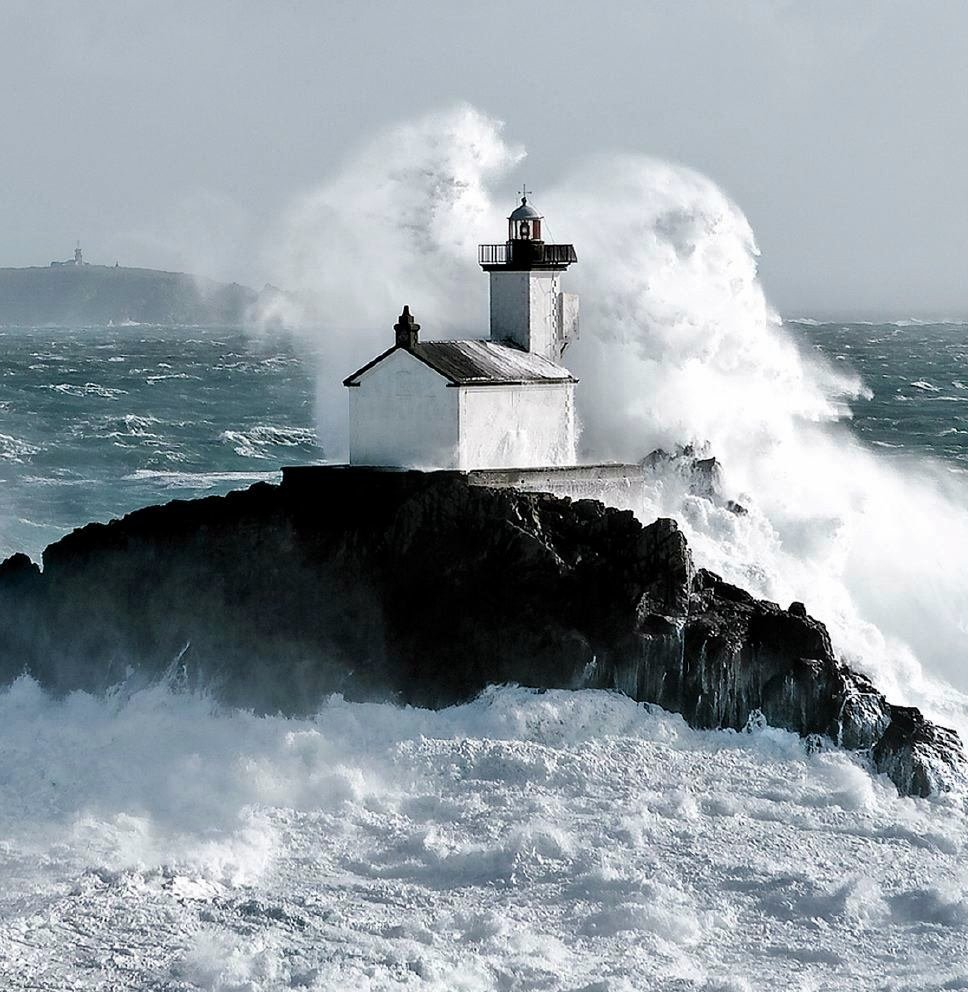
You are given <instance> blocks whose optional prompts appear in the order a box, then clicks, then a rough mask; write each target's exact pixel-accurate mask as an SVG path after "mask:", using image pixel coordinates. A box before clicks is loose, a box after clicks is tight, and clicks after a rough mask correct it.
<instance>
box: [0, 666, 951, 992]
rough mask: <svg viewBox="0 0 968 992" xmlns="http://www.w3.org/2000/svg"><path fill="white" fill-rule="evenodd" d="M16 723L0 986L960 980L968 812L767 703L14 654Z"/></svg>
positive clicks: (0, 708)
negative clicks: (67, 667)
mask: <svg viewBox="0 0 968 992" xmlns="http://www.w3.org/2000/svg"><path fill="white" fill-rule="evenodd" d="M0 749H2V751H3V753H4V755H5V760H4V765H3V769H4V774H3V776H0V835H2V838H3V843H2V845H0V984H2V985H3V987H4V988H5V989H11V990H15V989H26V988H32V989H55V988H64V987H70V988H72V989H77V990H83V989H94V988H105V987H110V988H113V989H141V988H146V987H149V986H151V987H154V986H157V987H159V988H169V987H171V988H184V989H186V990H187V989H217V990H223V992H228V990H230V989H231V990H236V992H237V990H240V989H244V990H246V992H263V990H265V992H269V990H272V992H276V990H278V989H281V988H295V987H298V988H307V989H315V990H318V992H322V990H331V989H366V990H371V992H372V990H381V989H396V988H401V987H414V988H416V987H419V988H424V989H428V990H435V989H440V990H445V989H446V990H448V992H449V990H453V989H470V990H497V989H522V990H523V989H531V988H541V989H546V990H548V992H565V990H575V989H590V988H596V989H629V990H638V989H643V988H648V989H655V990H660V992H661V990H667V992H673V990H675V992H683V990H695V992H699V990H703V989H705V990H710V989H717V988H718V989H728V988H732V989H737V988H742V987H744V986H743V985H742V984H737V982H748V983H749V984H748V985H747V986H746V987H747V988H793V989H797V988H800V989H804V988H837V989H838V990H855V989H856V990H861V989H868V988H871V987H875V986H876V987H878V988H884V989H900V988H906V987H908V986H907V985H906V984H905V983H906V982H908V981H909V979H910V976H912V975H914V976H917V982H918V987H929V986H930V987H934V988H940V987H942V986H943V985H944V983H945V982H949V983H951V982H958V981H964V980H965V979H966V977H968V961H966V959H965V957H964V953H963V951H964V947H965V944H966V941H968V911H966V906H968V878H966V875H965V870H964V860H963V858H964V852H965V845H966V841H968V816H966V811H965V809H964V808H963V807H962V806H960V805H959V804H958V803H956V802H954V801H953V800H950V799H949V800H948V801H946V802H938V801H934V802H929V801H923V800H902V799H899V798H898V797H897V794H896V792H895V790H894V789H893V787H892V786H891V785H890V783H887V782H886V781H885V780H883V779H880V778H871V776H870V775H869V774H868V772H867V771H866V769H865V768H863V767H862V766H861V765H860V764H859V763H858V760H857V759H856V758H854V757H851V756H850V755H847V754H845V753H841V752H838V751H836V750H832V751H827V752H824V753H819V754H811V755H808V754H806V753H805V751H804V748H803V746H802V743H801V742H800V740H799V739H798V738H796V737H794V736H793V735H791V734H786V733H782V732H778V731H773V730H769V729H768V728H767V729H764V730H760V731H758V732H757V733H754V734H736V733H731V732H698V731H694V730H691V729H689V728H688V727H687V726H686V725H685V724H684V723H683V721H682V720H681V719H680V718H678V717H675V716H672V715H669V714H666V713H663V712H661V711H659V710H653V709H651V708H648V707H644V706H641V705H636V704H635V703H633V702H631V701H630V700H629V699H627V698H625V697H623V696H620V695H618V694H614V693H604V692H593V691H580V692H565V691H561V692H544V693H541V692H535V691H528V690H522V689H515V688H503V689H497V690H493V691H490V692H488V693H487V694H485V695H484V696H483V697H481V698H480V699H478V700H476V701H474V702H472V703H469V704H466V705H463V706H458V707H452V708H450V709H446V710H443V711H440V712H429V711H424V710H415V709H398V708H395V707H393V706H390V705H386V704H379V705H378V704H369V705H368V704H350V703H345V702H343V701H342V700H340V699H338V698H334V699H332V700H330V701H329V702H328V703H327V704H326V705H324V706H323V707H322V708H321V710H320V711H319V713H318V715H317V716H316V717H315V718H313V719H303V720H287V719H283V718H279V717H265V718H258V717H255V716H253V715H251V714H248V713H244V712H238V711H230V712H226V711H221V710H219V709H218V708H217V707H215V706H214V705H213V704H212V702H211V700H209V699H208V698H207V697H205V696H200V695H191V694H185V693H181V692H177V691H172V690H170V689H168V688H166V687H162V686H159V687H155V688H151V689H147V690H142V691H139V692H135V693H133V694H130V695H129V694H126V693H124V692H119V693H118V694H117V695H115V696H114V697H112V698H108V699H94V698H91V697H89V696H87V695H84V694H74V695H71V696H69V697H67V698H66V699H61V700H54V699H52V698H50V697H48V696H47V695H45V694H44V693H43V692H42V691H41V690H40V689H39V688H38V687H37V686H36V685H35V684H34V683H32V682H31V681H29V680H27V679H21V680H19V681H18V682H17V683H15V684H14V685H13V687H12V688H8V689H6V690H4V691H3V692H2V693H0ZM926 932H930V939H924V935H925V933H926ZM899 947H903V948H904V953H903V954H898V953H897V948H899ZM179 983H181V984H179ZM948 987H954V986H950V985H949V986H948Z"/></svg>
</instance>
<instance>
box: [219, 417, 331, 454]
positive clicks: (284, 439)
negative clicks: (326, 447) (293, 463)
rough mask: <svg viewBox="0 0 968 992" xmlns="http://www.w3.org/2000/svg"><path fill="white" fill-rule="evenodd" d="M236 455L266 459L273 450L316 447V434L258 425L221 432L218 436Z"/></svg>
mask: <svg viewBox="0 0 968 992" xmlns="http://www.w3.org/2000/svg"><path fill="white" fill-rule="evenodd" d="M220 437H221V440H222V441H223V442H224V443H225V444H230V445H232V447H233V448H234V449H235V452H236V454H239V455H242V457H243V458H268V457H270V456H271V455H272V454H273V452H272V449H273V448H278V447H282V448H298V447H308V448H312V447H315V445H316V432H315V431H313V430H310V429H308V428H305V427H274V426H271V425H267V424H259V425H258V426H256V427H251V428H249V429H248V430H245V431H223V432H222V434H221V435H220Z"/></svg>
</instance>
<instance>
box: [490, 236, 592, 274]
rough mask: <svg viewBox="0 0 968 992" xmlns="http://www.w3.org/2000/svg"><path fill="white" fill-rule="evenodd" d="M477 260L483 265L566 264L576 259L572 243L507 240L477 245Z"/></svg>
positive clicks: (528, 265)
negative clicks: (551, 243)
mask: <svg viewBox="0 0 968 992" xmlns="http://www.w3.org/2000/svg"><path fill="white" fill-rule="evenodd" d="M477 260H478V262H479V263H480V264H481V265H483V266H485V267H486V266H492V265H494V266H499V265H500V266H503V265H506V266H508V267H510V268H516V267H518V266H520V267H523V268H530V267H532V266H537V267H542V266H559V265H561V266H566V265H570V264H571V263H572V262H577V261H578V255H577V254H576V253H575V246H574V245H546V244H545V243H544V242H543V241H525V240H520V241H508V242H506V243H505V244H503V245H478V247H477Z"/></svg>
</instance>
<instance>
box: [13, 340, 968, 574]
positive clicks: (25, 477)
mask: <svg viewBox="0 0 968 992" xmlns="http://www.w3.org/2000/svg"><path fill="white" fill-rule="evenodd" d="M790 326H791V327H792V329H793V330H794V331H795V332H796V333H797V334H798V336H799V337H800V339H801V341H802V342H803V344H804V346H805V347H806V348H814V349H816V350H818V351H820V352H822V353H823V354H824V355H826V356H827V357H828V358H830V359H831V360H833V361H835V362H837V363H841V362H843V363H847V364H848V365H850V366H851V367H852V368H853V369H854V370H856V371H857V372H858V373H859V374H860V375H861V376H862V377H863V379H864V382H865V384H866V385H867V386H868V388H869V389H870V390H871V392H872V397H871V398H870V399H863V400H858V401H856V402H855V403H854V404H853V411H852V412H853V421H852V427H853V429H854V430H855V431H856V433H857V434H858V436H859V437H860V438H862V439H863V440H864V441H865V442H867V443H869V444H871V445H874V446H877V447H881V448H883V449H888V450H893V451H898V452H905V453H918V454H927V455H930V456H933V457H936V458H939V459H942V460H944V461H945V462H947V463H948V464H949V465H950V466H951V467H952V468H953V469H960V470H964V471H968V326H965V325H951V324H923V325H904V326H902V325H897V324H882V325H874V324H842V323H829V324H807V323H800V324H796V323H795V324H792V325H790ZM0 349H2V350H0V554H3V555H7V554H10V553H12V552H14V551H21V550H22V551H27V552H28V553H29V554H32V555H37V554H39V552H40V550H42V548H43V547H44V546H45V545H46V544H48V543H50V542H51V541H53V540H56V539H57V538H58V537H60V536H61V535H62V534H64V533H66V532H68V531H69V530H71V529H72V528H74V527H77V526H80V525H82V524H84V523H86V522H88V521H90V520H107V519H110V518H111V517H114V516H118V515H120V514H123V513H127V512H129V511H131V510H133V509H136V508H137V507H139V506H144V505H147V504H151V503H157V502H163V501H167V500H168V499H173V498H191V497H194V496H199V495H211V494H214V493H222V492H226V491H228V490H230V489H233V488H240V487H244V486H245V485H247V484H249V483H251V482H254V481H257V480H259V479H269V480H273V479H276V478H278V470H279V469H280V468H281V467H282V466H283V465H287V464H307V463H310V462H313V461H318V460H321V459H322V458H323V452H322V451H321V450H320V449H319V448H318V447H317V445H316V431H315V425H314V391H315V387H314V378H313V369H312V368H310V367H307V365H306V363H305V361H304V359H303V358H302V357H300V356H301V355H304V354H305V352H304V350H300V349H297V348H296V347H295V346H294V344H293V342H292V341H290V340H288V339H287V338H285V337H279V336H276V337H270V338H266V337H262V336H260V337H253V336H250V335H246V334H244V333H243V332H242V331H241V330H239V329H234V328H177V327H144V326H138V327H119V328H104V327H97V328H75V329H53V328H11V327H8V328H0Z"/></svg>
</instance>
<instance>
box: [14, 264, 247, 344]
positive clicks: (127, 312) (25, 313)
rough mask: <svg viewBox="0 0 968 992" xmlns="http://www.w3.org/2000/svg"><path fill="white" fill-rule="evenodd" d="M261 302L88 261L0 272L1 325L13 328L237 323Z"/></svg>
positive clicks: (224, 289)
mask: <svg viewBox="0 0 968 992" xmlns="http://www.w3.org/2000/svg"><path fill="white" fill-rule="evenodd" d="M78 252H79V249H78ZM258 298H259V294H258V293H256V292H255V291H254V290H252V289H249V288H247V287H246V286H240V285H239V284H238V283H230V284H226V283H219V282H214V281H212V280H208V279H201V278H198V277H197V276H192V275H187V274H186V273H184V272H161V271H158V270H155V269H139V268H128V267H125V266H120V265H111V266H108V265H89V264H87V263H85V262H78V263H76V264H75V263H64V264H52V265H50V266H44V267H40V266H36V267H30V268H0V324H7V325H14V326H35V325H44V324H51V325H55V326H74V327H76V326H85V325H90V324H110V323H113V324H123V323H127V322H130V323H138V324H230V325H238V324H240V323H242V321H243V320H244V318H245V315H246V313H247V312H248V310H249V308H250V307H252V306H253V305H254V304H255V303H256V301H257V300H258Z"/></svg>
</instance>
